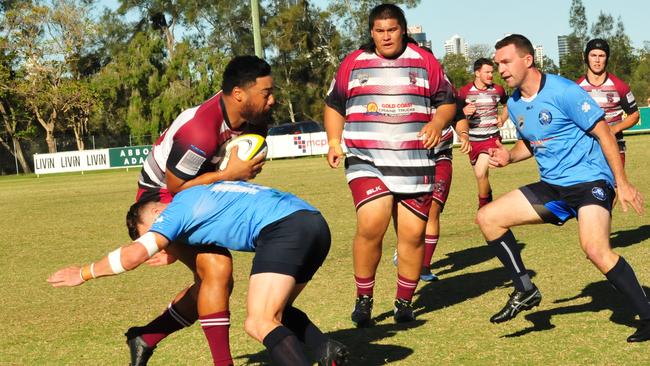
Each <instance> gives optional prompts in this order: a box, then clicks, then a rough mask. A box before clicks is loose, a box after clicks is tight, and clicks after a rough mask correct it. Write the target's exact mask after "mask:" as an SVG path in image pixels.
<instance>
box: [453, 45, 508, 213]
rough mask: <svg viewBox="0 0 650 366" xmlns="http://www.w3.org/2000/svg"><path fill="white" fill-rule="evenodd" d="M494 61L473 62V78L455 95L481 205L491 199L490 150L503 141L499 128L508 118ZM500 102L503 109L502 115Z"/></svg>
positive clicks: (481, 60)
mask: <svg viewBox="0 0 650 366" xmlns="http://www.w3.org/2000/svg"><path fill="white" fill-rule="evenodd" d="M493 72H494V64H493V63H492V61H491V60H489V59H487V58H479V59H478V60H476V61H475V62H474V81H472V82H471V83H469V84H467V85H465V86H463V87H462V88H460V89H459V90H458V94H457V98H456V103H457V107H456V120H457V121H458V122H457V123H456V129H457V131H460V133H459V134H460V135H461V140H462V139H464V138H465V137H464V136H462V135H466V136H467V137H468V138H469V143H470V147H471V149H470V152H469V162H470V163H471V164H472V167H473V168H474V175H475V176H476V183H477V185H478V207H479V208H481V207H483V206H485V205H486V204H488V203H489V202H491V201H492V187H491V186H490V180H489V164H488V160H489V155H488V149H490V148H496V147H497V146H496V144H497V141H501V135H500V134H499V128H500V127H501V126H502V125H503V123H504V122H505V121H506V120H507V119H508V111H507V108H506V106H505V103H506V101H507V100H508V97H507V95H506V92H505V90H504V89H503V87H501V86H500V85H496V84H494V83H493V82H492V73H493ZM499 104H502V105H503V112H502V113H501V114H500V115H499Z"/></svg>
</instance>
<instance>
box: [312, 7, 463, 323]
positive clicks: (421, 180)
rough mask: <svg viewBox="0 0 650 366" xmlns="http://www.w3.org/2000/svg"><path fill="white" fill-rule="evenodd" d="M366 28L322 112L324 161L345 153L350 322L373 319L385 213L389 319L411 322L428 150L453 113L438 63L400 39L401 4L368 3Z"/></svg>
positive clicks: (335, 162)
mask: <svg viewBox="0 0 650 366" xmlns="http://www.w3.org/2000/svg"><path fill="white" fill-rule="evenodd" d="M368 31H369V35H370V39H369V40H368V42H367V43H366V44H364V45H363V46H362V47H361V49H359V50H357V51H354V52H352V53H350V54H349V55H348V56H347V57H346V58H345V59H344V60H343V62H342V63H341V65H340V66H339V69H338V71H337V73H336V75H335V77H334V80H333V82H332V85H331V87H330V90H329V91H328V94H327V98H326V100H325V103H326V106H325V111H324V125H325V130H326V132H327V138H328V142H329V151H328V154H327V162H328V164H329V166H330V167H331V168H336V167H338V166H339V164H340V163H341V161H343V158H344V157H345V173H346V179H347V181H348V185H349V186H350V190H351V192H352V197H353V200H354V205H355V207H356V210H357V230H356V234H355V237H354V242H353V248H352V251H353V262H354V279H355V284H356V289H357V291H356V295H357V298H356V301H355V308H354V311H353V312H352V315H351V318H352V322H353V323H354V324H356V326H358V327H364V326H368V325H371V324H372V317H371V311H372V305H373V292H374V285H375V274H376V272H377V266H378V265H379V260H380V258H381V253H382V240H383V237H384V235H385V233H386V230H387V228H388V225H389V223H390V220H391V216H393V220H394V223H395V230H396V232H397V250H398V254H399V263H398V268H397V272H398V273H397V292H396V295H395V302H394V304H395V308H394V312H393V317H394V320H395V321H396V322H408V321H412V320H414V319H415V315H414V313H413V307H412V304H411V301H412V298H413V294H414V292H415V289H416V287H417V284H418V281H419V279H420V272H421V266H422V262H423V256H424V245H423V242H424V232H425V226H426V222H427V217H428V214H429V209H430V207H431V192H432V191H433V186H434V182H433V173H434V166H435V160H434V158H433V156H432V154H430V153H429V151H428V149H431V148H433V147H434V146H436V145H437V144H438V142H439V141H440V137H441V131H442V130H443V129H444V128H445V127H446V126H447V124H448V123H449V122H450V121H451V120H452V119H453V117H454V115H455V110H456V108H455V107H456V106H455V101H454V93H453V89H452V87H451V84H450V83H449V81H448V80H447V78H446V76H445V74H444V72H443V70H442V67H441V66H440V64H439V63H438V61H437V60H436V58H435V57H434V56H433V54H431V53H429V52H427V51H426V50H424V49H422V48H420V47H419V46H418V45H417V44H416V43H415V41H413V40H412V39H411V38H410V37H408V35H407V25H406V18H405V16H404V12H403V11H402V9H400V8H399V7H398V6H396V5H392V4H381V5H378V6H376V7H375V8H373V9H372V10H371V11H370V14H369V17H368ZM342 139H344V142H343V141H342ZM342 143H344V144H345V147H346V148H347V156H345V155H344V154H343V149H342Z"/></svg>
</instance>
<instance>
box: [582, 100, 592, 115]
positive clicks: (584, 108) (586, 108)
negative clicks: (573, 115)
mask: <svg viewBox="0 0 650 366" xmlns="http://www.w3.org/2000/svg"><path fill="white" fill-rule="evenodd" d="M580 108H581V109H582V111H583V112H585V113H587V112H589V111H590V110H591V104H589V102H587V101H585V102H584V103H582V107H580Z"/></svg>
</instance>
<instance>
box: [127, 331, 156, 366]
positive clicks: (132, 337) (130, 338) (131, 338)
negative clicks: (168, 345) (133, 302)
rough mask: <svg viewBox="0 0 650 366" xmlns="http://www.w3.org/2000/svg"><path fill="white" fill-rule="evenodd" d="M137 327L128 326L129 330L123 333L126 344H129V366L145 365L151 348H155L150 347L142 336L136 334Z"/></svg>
mask: <svg viewBox="0 0 650 366" xmlns="http://www.w3.org/2000/svg"><path fill="white" fill-rule="evenodd" d="M138 330H139V328H137V327H134V328H129V330H127V331H126V333H124V335H125V336H126V344H127V345H128V346H129V351H130V352H131V363H130V364H129V365H131V366H146V364H147V362H149V358H150V357H151V355H153V350H154V349H156V346H153V347H150V346H149V345H147V343H146V342H145V341H144V339H142V336H141V335H140V334H138Z"/></svg>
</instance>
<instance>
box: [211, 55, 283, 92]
mask: <svg viewBox="0 0 650 366" xmlns="http://www.w3.org/2000/svg"><path fill="white" fill-rule="evenodd" d="M269 75H271V66H270V65H269V64H268V63H267V62H266V61H264V60H262V59H261V58H259V57H257V56H250V55H246V56H237V57H235V58H233V59H232V60H230V62H228V65H226V69H225V70H224V72H223V81H222V82H221V90H223V93H224V94H226V95H230V93H231V92H232V90H233V89H234V88H235V87H236V86H238V87H240V88H246V87H248V86H249V85H251V84H254V83H255V81H256V80H257V78H261V77H264V76H269Z"/></svg>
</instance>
